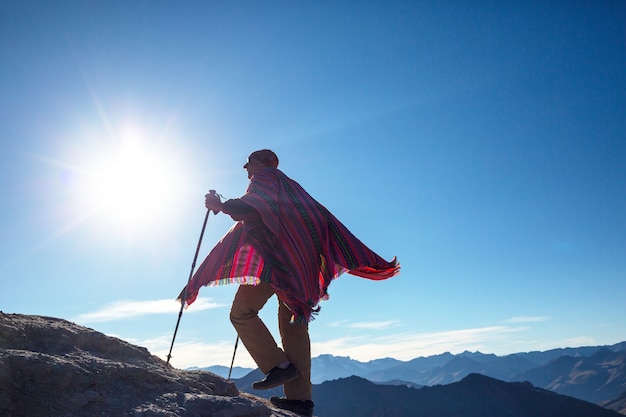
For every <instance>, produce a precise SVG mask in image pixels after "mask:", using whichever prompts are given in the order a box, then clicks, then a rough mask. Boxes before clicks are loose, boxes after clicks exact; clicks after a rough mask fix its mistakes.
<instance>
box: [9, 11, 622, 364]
mask: <svg viewBox="0 0 626 417" xmlns="http://www.w3.org/2000/svg"><path fill="white" fill-rule="evenodd" d="M435 3H436V4H435ZM624 18H626V3H624V2H621V1H603V2H567V4H564V3H563V2H527V1H525V2H515V1H510V2H508V1H507V2H492V1H478V2H458V1H451V2H420V1H415V2H397V1H380V2H351V1H347V2H329V1H321V2H298V1H284V2H274V1H270V2H245V1H235V2H211V1H204V2H191V1H183V2H176V3H174V2H166V1H149V2H148V1H126V2H116V1H90V2H80V1H59V2H37V1H23V2H22V1H19V2H18V1H4V2H2V3H1V4H0V54H1V66H0V138H1V142H0V150H1V152H0V185H1V187H2V194H3V197H2V199H1V200H0V222H1V229H0V230H1V234H0V279H1V285H2V291H0V310H2V311H4V312H5V313H22V314H41V315H47V316H55V317H61V318H65V319H68V320H71V321H75V322H77V323H79V324H83V325H86V326H89V327H92V328H94V329H96V330H98V331H102V332H104V333H106V334H110V335H114V336H117V337H120V338H123V339H125V340H128V341H130V342H132V343H136V344H139V345H142V346H145V347H148V348H149V349H150V351H151V352H152V353H154V354H157V355H159V356H161V357H163V358H164V357H165V354H166V353H167V350H168V348H169V343H170V341H171V337H172V333H173V330H174V326H175V324H176V318H177V314H178V308H179V305H178V304H177V303H176V302H175V301H174V298H175V296H176V295H177V294H178V292H179V291H180V289H181V288H182V286H184V284H185V283H186V281H187V278H188V275H189V271H190V267H191V263H192V260H193V254H194V251H195V248H196V244H197V242H198V237H199V234H200V228H201V226H202V220H203V218H204V213H205V209H204V206H203V202H204V198H203V196H204V194H205V193H206V192H207V190H209V189H216V190H217V191H218V192H219V193H221V194H223V195H224V196H225V197H227V198H233V197H238V196H240V195H241V194H242V193H243V192H244V191H245V188H246V186H247V178H246V173H245V171H244V170H243V169H242V165H243V163H244V162H245V160H246V157H247V156H248V154H249V153H250V152H251V151H254V150H256V149H260V148H271V149H273V150H274V151H275V152H276V153H277V154H278V156H279V158H280V160H281V163H280V168H281V169H282V170H283V171H284V172H285V173H286V174H287V175H289V176H291V177H292V178H294V179H296V180H297V181H299V182H300V183H301V184H302V185H303V186H304V187H305V188H306V189H307V190H308V191H309V192H310V193H311V194H312V195H313V196H314V197H315V198H317V199H318V200H319V201H320V202H322V203H323V204H324V205H326V206H327V207H328V208H329V209H330V210H331V211H332V212H333V213H335V215H336V216H337V217H338V218H339V219H341V220H342V221H343V222H344V223H345V224H346V225H347V226H348V227H349V228H350V229H351V230H352V231H353V232H354V233H355V234H356V235H357V236H359V237H360V238H361V240H363V241H364V242H365V243H367V244H368V245H369V246H370V247H371V248H372V249H374V250H375V251H377V252H378V253H379V254H380V255H381V256H383V257H386V258H389V259H390V258H392V257H393V256H397V257H398V259H399V260H400V262H401V263H402V273H401V275H399V276H398V277H395V278H393V279H390V280H387V281H383V282H372V281H367V280H363V279H360V278H356V277H352V276H350V275H344V276H342V277H340V278H339V279H338V280H337V281H336V282H334V283H333V284H332V285H331V287H330V295H331V298H330V300H329V301H327V302H324V303H323V304H322V311H321V313H320V315H319V316H318V318H317V319H316V320H315V321H314V322H313V323H312V324H311V330H310V331H311V337H312V346H313V355H314V356H316V355H319V354H323V353H330V354H334V355H342V356H350V357H352V358H354V359H358V360H363V361H367V360H370V359H376V358H382V357H387V356H389V357H395V358H397V359H402V360H408V359H412V358H415V357H418V356H426V355H431V354H438V353H442V352H446V351H450V352H452V353H458V352H462V351H464V350H471V351H474V350H480V351H481V352H484V353H496V354H499V355H503V354H508V353H514V352H519V351H531V350H545V349H550V348H555V347H565V346H581V345H596V344H613V343H617V342H620V341H623V340H626V327H624V321H623V317H625V316H626V302H625V300H626V284H625V282H626V281H625V278H626V216H625V215H624V213H626V168H625V167H626V137H625V136H626V29H625V28H624V24H623V22H624ZM231 225H232V220H230V218H228V217H227V216H223V215H221V216H217V217H214V216H211V217H210V218H209V221H208V224H207V230H206V233H205V235H204V239H203V245H202V248H201V255H200V258H201V259H199V260H198V262H200V261H201V260H202V258H203V257H204V255H206V253H208V251H209V250H210V249H211V247H212V246H213V245H214V244H215V243H216V242H217V241H218V239H219V238H220V237H221V236H222V235H223V234H224V233H225V232H226V231H227V230H228V228H229V227H230V226H231ZM235 290H236V287H234V286H224V287H219V288H204V289H203V290H202V291H201V293H200V299H199V300H198V301H197V302H196V304H194V305H192V306H191V307H190V308H189V309H188V310H186V311H185V312H184V314H183V317H182V321H181V327H180V329H179V333H178V336H177V339H176V345H175V346H174V352H173V360H172V362H173V364H174V365H176V366H179V367H187V366H194V365H196V366H208V365H213V364H224V365H228V364H229V363H230V358H231V355H232V348H233V344H234V341H235V332H234V330H233V329H232V327H231V325H230V322H229V319H228V311H229V306H230V302H231V300H232V297H233V295H234V292H235ZM262 315H263V318H264V319H265V321H266V322H267V324H268V325H269V326H270V328H271V329H272V331H273V332H275V333H277V332H276V323H275V317H276V316H275V315H276V302H275V301H270V303H268V305H267V306H266V308H265V310H264V311H263V313H262ZM236 364H237V365H240V366H250V367H252V366H253V364H252V362H251V360H250V358H249V356H247V354H246V353H245V351H244V349H240V350H239V352H238V357H237V362H236Z"/></svg>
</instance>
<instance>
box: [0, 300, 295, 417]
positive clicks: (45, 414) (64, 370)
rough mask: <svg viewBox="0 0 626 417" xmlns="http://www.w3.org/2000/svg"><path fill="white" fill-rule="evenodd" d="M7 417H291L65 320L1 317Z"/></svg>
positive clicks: (0, 400)
mask: <svg viewBox="0 0 626 417" xmlns="http://www.w3.org/2000/svg"><path fill="white" fill-rule="evenodd" d="M0 415H1V416H3V417H56V416H59V417H79V416H90V417H96V416H107V417H116V416H120V417H131V416H142V417H179V416H181V417H182V416H185V417H205V416H206V417H208V416H211V417H239V416H259V417H261V416H263V417H287V416H295V414H292V413H290V412H287V411H284V410H278V409H275V408H273V407H271V405H270V404H269V403H268V402H267V401H266V400H264V399H261V398H258V397H255V396H253V395H249V394H245V393H240V392H239V391H238V390H237V388H236V387H235V385H234V384H233V383H231V382H229V381H226V380H224V379H223V378H221V377H219V376H217V375H215V374H212V373H210V372H203V371H184V370H179V369H174V368H172V367H169V366H168V365H167V364H166V363H165V361H163V360H161V359H159V358H158V357H156V356H153V355H151V354H150V352H148V350H147V349H145V348H143V347H139V346H134V345H132V344H130V343H127V342H125V341H123V340H120V339H117V338H114V337H109V336H106V335H104V334H102V333H99V332H97V331H95V330H92V329H89V328H86V327H82V326H78V325H76V324H74V323H71V322H68V321H66V320H62V319H57V318H52V317H42V316H29V315H20V314H4V313H1V312H0Z"/></svg>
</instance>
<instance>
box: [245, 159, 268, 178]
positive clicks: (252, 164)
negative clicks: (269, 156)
mask: <svg viewBox="0 0 626 417" xmlns="http://www.w3.org/2000/svg"><path fill="white" fill-rule="evenodd" d="M264 167H265V165H264V164H263V162H261V160H260V159H258V158H257V157H256V156H255V155H254V154H252V155H250V156H249V157H248V162H246V164H245V165H244V166H243V168H244V169H245V170H246V171H248V179H252V176H253V175H254V174H256V173H257V172H259V170H260V169H261V168H264Z"/></svg>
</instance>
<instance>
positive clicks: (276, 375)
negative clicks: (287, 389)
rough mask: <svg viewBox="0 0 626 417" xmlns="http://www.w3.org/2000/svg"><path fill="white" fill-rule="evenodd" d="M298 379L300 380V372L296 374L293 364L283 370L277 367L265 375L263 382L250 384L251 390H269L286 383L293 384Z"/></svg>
mask: <svg viewBox="0 0 626 417" xmlns="http://www.w3.org/2000/svg"><path fill="white" fill-rule="evenodd" d="M298 378H300V372H298V369H297V368H296V366H295V365H294V364H293V363H290V364H289V366H288V367H286V368H285V369H281V368H279V367H276V368H274V369H272V370H271V371H269V372H268V373H267V375H265V378H263V380H261V381H257V382H255V383H254V384H252V388H254V389H270V388H274V387H278V386H280V385H283V384H286V383H288V382H293V381H295V380H296V379H298Z"/></svg>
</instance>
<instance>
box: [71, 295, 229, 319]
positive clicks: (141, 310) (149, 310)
mask: <svg viewBox="0 0 626 417" xmlns="http://www.w3.org/2000/svg"><path fill="white" fill-rule="evenodd" d="M223 306H224V305H223V304H219V303H214V302H211V299H210V298H198V299H197V300H196V302H195V303H194V304H193V309H190V310H189V312H190V313H194V312H198V311H203V310H208V309H211V308H218V307H223ZM179 311H180V303H178V302H176V301H173V300H172V299H170V298H168V299H164V300H146V301H133V300H121V301H115V302H113V303H110V304H108V305H106V306H104V307H102V308H101V309H100V310H96V311H94V312H91V313H84V314H81V315H79V316H77V317H76V318H74V319H73V321H75V322H77V323H95V322H105V321H116V320H124V319H129V318H134V317H139V316H147V315H151V314H175V313H177V312H179Z"/></svg>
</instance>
